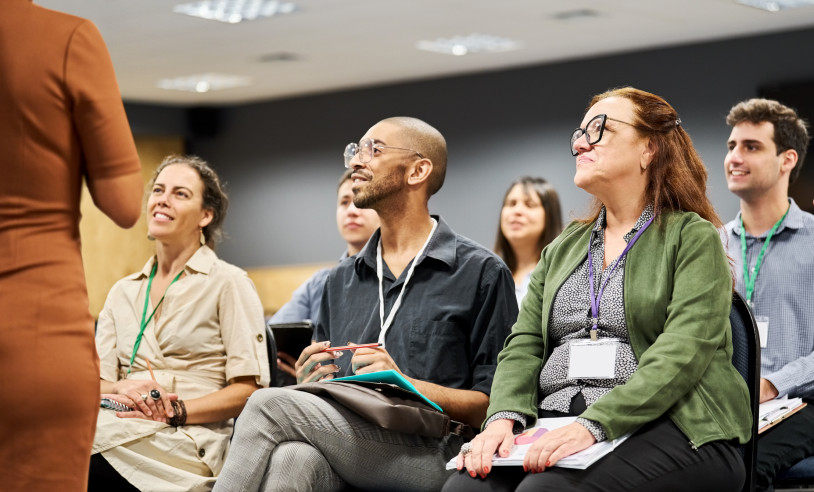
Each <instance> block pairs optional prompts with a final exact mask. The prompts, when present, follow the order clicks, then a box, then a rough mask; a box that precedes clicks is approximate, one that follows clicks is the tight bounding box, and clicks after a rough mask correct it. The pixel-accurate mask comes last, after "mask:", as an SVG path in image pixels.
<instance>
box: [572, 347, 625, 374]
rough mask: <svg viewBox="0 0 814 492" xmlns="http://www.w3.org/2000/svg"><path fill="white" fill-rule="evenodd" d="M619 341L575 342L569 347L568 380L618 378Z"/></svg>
mask: <svg viewBox="0 0 814 492" xmlns="http://www.w3.org/2000/svg"><path fill="white" fill-rule="evenodd" d="M618 348H619V340H618V339H616V338H605V339H601V340H598V341H596V342H594V341H591V340H575V341H572V342H571V345H570V347H569V349H570V354H569V358H568V379H608V378H613V377H616V350H617V349H618Z"/></svg>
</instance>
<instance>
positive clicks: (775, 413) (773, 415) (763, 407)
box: [757, 398, 806, 434]
mask: <svg viewBox="0 0 814 492" xmlns="http://www.w3.org/2000/svg"><path fill="white" fill-rule="evenodd" d="M805 406H806V403H805V402H803V399H802V398H781V399H778V400H769V401H765V402H763V403H761V404H760V409H759V415H758V421H757V433H758V434H761V433H763V432H764V431H767V430H769V429H771V428H772V427H774V426H775V425H777V424H779V423H780V422H782V421H783V420H785V419H787V418H789V417H790V416H792V415H794V414H795V413H797V412H798V411H800V409H802V408H803V407H805Z"/></svg>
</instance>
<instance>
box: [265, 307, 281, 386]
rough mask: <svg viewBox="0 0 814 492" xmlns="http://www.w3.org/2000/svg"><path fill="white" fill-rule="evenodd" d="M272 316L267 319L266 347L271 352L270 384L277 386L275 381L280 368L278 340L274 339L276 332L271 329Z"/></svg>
mask: <svg viewBox="0 0 814 492" xmlns="http://www.w3.org/2000/svg"><path fill="white" fill-rule="evenodd" d="M270 322H271V318H269V319H268V320H267V321H266V348H267V349H268V353H269V376H270V378H269V386H277V385H276V384H275V382H276V381H277V378H278V377H279V376H278V374H279V372H280V369H278V368H277V341H276V340H275V339H274V332H273V331H271V326H270Z"/></svg>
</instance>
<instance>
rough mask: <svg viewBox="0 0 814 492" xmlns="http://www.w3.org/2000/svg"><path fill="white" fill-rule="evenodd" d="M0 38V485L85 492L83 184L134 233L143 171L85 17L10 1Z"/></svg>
mask: <svg viewBox="0 0 814 492" xmlns="http://www.w3.org/2000/svg"><path fill="white" fill-rule="evenodd" d="M0 40H2V41H0V155H2V157H0V176H2V177H0V316H1V317H2V321H0V395H3V397H4V399H5V402H4V403H3V404H2V405H0V470H2V471H0V489H2V490H13V491H17V490H26V491H45V490H64V491H72V492H76V491H84V490H87V475H86V474H85V473H84V472H85V470H87V469H88V459H89V454H90V448H91V444H92V443H93V430H94V426H95V425H96V414H97V413H98V411H99V387H98V384H99V383H98V378H99V364H98V361H97V358H96V351H95V349H94V346H93V317H92V316H91V314H90V311H89V307H88V293H87V289H86V287H85V272H84V267H83V265H82V254H81V247H80V238H79V219H80V212H79V210H80V208H79V202H80V198H81V196H82V180H83V178H84V179H85V181H86V182H87V185H88V189H89V190H90V196H91V197H92V198H93V203H94V204H95V205H96V206H97V207H98V208H99V209H100V210H101V211H102V212H103V213H104V214H105V215H107V216H108V217H110V219H112V220H113V222H115V223H116V225H118V226H120V227H125V228H127V227H132V226H133V225H134V224H135V223H136V221H137V220H138V218H139V212H140V197H141V193H142V189H143V183H142V180H141V169H140V168H141V166H140V164H139V158H138V154H137V153H136V146H135V143H134V142H133V135H132V134H131V133H130V126H129V124H128V123H127V116H126V115H125V113H124V105H123V104H122V98H121V95H120V94H119V87H118V85H117V83H116V75H115V73H114V72H113V65H112V63H111V61H110V56H109V55H108V52H107V48H106V47H105V43H104V41H103V40H102V36H101V35H100V34H99V31H98V30H97V29H96V27H95V26H94V25H93V24H92V23H91V22H90V21H87V20H85V19H81V18H79V17H74V16H72V15H66V14H62V13H59V12H54V11H52V10H48V9H44V8H42V7H39V6H37V5H34V4H32V3H31V1H30V0H8V1H6V2H3V15H0ZM68 376H69V377H70V381H71V384H66V377H68Z"/></svg>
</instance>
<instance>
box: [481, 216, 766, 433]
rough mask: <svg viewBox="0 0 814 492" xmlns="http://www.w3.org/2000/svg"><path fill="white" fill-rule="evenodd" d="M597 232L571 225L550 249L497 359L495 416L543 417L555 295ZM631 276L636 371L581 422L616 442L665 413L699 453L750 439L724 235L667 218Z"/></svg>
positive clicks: (690, 219) (640, 248)
mask: <svg viewBox="0 0 814 492" xmlns="http://www.w3.org/2000/svg"><path fill="white" fill-rule="evenodd" d="M592 228H593V224H580V223H576V222H574V223H571V224H570V225H569V226H568V227H567V228H566V229H565V231H563V233H562V234H561V235H560V236H559V237H558V238H557V239H556V240H554V241H553V242H552V243H551V244H550V245H549V246H547V247H546V248H545V249H544V250H543V254H542V257H541V259H540V263H539V264H538V265H537V267H536V268H535V270H534V272H533V273H532V275H531V283H530V284H529V290H528V294H527V295H526V297H525V299H524V300H523V304H522V308H521V310H520V315H519V317H518V319H517V323H516V324H515V325H514V327H513V328H512V333H511V334H510V335H509V337H508V338H507V339H506V342H505V344H504V347H503V350H502V351H501V352H500V355H499V357H498V366H497V371H496V373H495V378H494V382H493V383H492V394H491V397H490V403H489V410H488V412H487V415H488V416H489V417H491V416H492V415H494V414H495V413H497V412H500V411H506V410H508V411H513V412H518V413H521V414H524V415H529V416H534V417H536V415H537V408H538V404H539V402H540V401H541V399H542V398H541V396H540V395H539V394H538V392H539V376H540V371H541V369H542V367H543V364H544V363H545V361H546V358H547V357H548V356H549V355H551V350H552V347H551V346H550V343H549V340H548V335H547V330H548V322H549V318H550V317H551V310H552V307H553V304H554V297H555V296H556V294H557V291H558V290H559V289H560V286H562V284H563V283H564V282H565V280H566V279H567V278H568V276H569V275H571V274H572V273H573V271H574V270H575V269H576V268H577V267H578V266H579V265H580V264H581V263H582V262H583V261H584V260H585V258H586V255H587V252H588V240H589V237H590V234H591V229H592ZM624 271H625V278H624V305H625V319H626V321H627V327H628V331H629V333H630V343H631V346H632V349H633V353H634V354H635V356H636V360H637V361H638V369H637V370H636V372H635V373H634V374H633V375H632V376H631V378H630V379H629V380H628V381H627V382H626V383H625V384H622V385H619V386H617V387H615V388H613V389H612V390H611V391H610V392H608V393H607V394H606V395H604V396H603V397H602V398H600V399H599V400H598V401H597V402H596V403H594V404H593V405H591V406H590V407H589V408H588V409H587V410H586V411H585V412H584V413H583V414H582V415H581V417H584V418H586V419H590V420H593V421H595V422H598V423H599V424H601V425H602V428H603V429H604V430H605V433H606V434H607V436H608V438H609V439H615V438H617V437H619V436H621V435H623V434H626V433H628V432H631V431H633V430H635V429H637V428H638V427H640V426H642V425H643V424H646V423H648V422H651V421H653V420H655V419H657V418H659V417H660V416H661V415H663V414H665V413H666V415H667V416H669V418H670V419H671V420H672V421H673V422H674V423H675V424H676V425H677V426H678V428H679V429H681V431H682V432H683V433H684V434H685V435H686V436H687V437H688V438H689V439H690V444H691V445H693V446H700V445H702V444H705V443H707V442H710V441H716V440H721V439H723V440H729V439H737V440H738V441H739V442H741V443H744V442H746V441H748V440H749V436H750V429H751V419H752V417H751V412H750V410H749V392H748V389H747V387H746V384H745V382H744V380H743V378H742V377H741V376H740V375H739V374H738V372H737V371H736V370H735V368H734V367H733V366H732V332H731V328H730V326H729V311H730V307H731V303H732V276H731V273H730V269H729V263H728V260H727V257H726V254H725V253H724V250H723V246H722V244H721V239H720V236H719V235H718V232H717V231H716V229H715V228H714V227H713V226H712V224H710V223H709V222H707V221H705V220H703V219H701V218H700V217H699V216H698V215H697V214H695V213H686V212H666V213H662V214H661V215H660V217H657V219H656V221H655V222H654V223H653V225H652V226H651V227H649V228H648V229H647V230H646V231H645V232H644V233H643V234H642V236H641V237H640V238H639V240H638V242H637V243H636V245H635V246H634V247H633V249H631V250H630V252H629V253H628V255H627V259H626V261H625V266H624ZM528 424H529V425H531V424H533V422H529V423H528Z"/></svg>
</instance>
